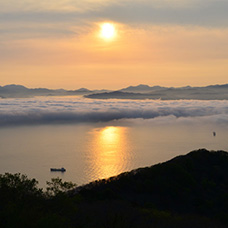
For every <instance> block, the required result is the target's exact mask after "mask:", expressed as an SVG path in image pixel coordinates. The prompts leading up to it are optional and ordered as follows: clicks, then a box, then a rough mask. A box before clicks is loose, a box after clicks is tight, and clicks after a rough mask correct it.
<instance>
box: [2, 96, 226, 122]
mask: <svg viewBox="0 0 228 228" xmlns="http://www.w3.org/2000/svg"><path fill="white" fill-rule="evenodd" d="M139 120H149V121H154V122H156V121H157V122H163V121H164V120H166V121H176V120H178V121H185V122H186V121H190V122H192V121H194V120H197V121H207V122H210V121H212V122H216V123H222V124H223V123H228V101H227V100H222V101H215V100H210V101H200V100H172V101H162V100H143V101H142V100H113V99H111V100H95V99H94V100H93V99H85V98H78V97H39V98H29V99H0V126H15V125H35V124H62V123H69V124H71V123H97V122H108V121H120V122H123V121H136V122H137V121H139Z"/></svg>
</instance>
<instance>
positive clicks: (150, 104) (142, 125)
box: [0, 97, 228, 188]
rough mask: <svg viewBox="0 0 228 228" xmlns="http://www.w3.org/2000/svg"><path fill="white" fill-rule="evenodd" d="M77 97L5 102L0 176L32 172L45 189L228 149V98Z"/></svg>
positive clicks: (0, 135)
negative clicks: (203, 151) (199, 151)
mask: <svg viewBox="0 0 228 228" xmlns="http://www.w3.org/2000/svg"><path fill="white" fill-rule="evenodd" d="M75 99H76V98H72V97H71V98H30V99H2V100H0V118H1V120H0V173H1V174H3V173H5V172H10V173H23V174H26V175H28V177H30V178H36V179H37V180H38V181H39V186H41V187H43V188H45V184H46V181H50V179H51V178H54V177H60V178H62V179H63V180H65V181H72V182H74V183H76V184H77V185H82V184H86V183H88V182H90V181H93V180H96V179H102V178H108V177H110V176H114V175H117V174H119V173H122V172H125V171H130V170H132V169H136V168H139V167H145V166H151V165H153V164H156V163H159V162H164V161H167V160H169V159H171V158H173V157H175V156H177V155H184V154H186V153H188V152H190V151H192V150H195V149H199V148H206V149H209V150H226V151H228V140H227V139H228V118H227V110H228V108H227V107H228V102H227V101H169V102H167V101H156V102H155V101H142V102H140V101H132V100H131V101H127V100H125V101H117V100H115V101H114V100H111V101H98V100H83V99H82V98H80V99H79V98H77V99H79V100H77V101H76V100H75ZM75 102H79V103H80V102H81V103H80V105H78V103H77V104H75ZM123 102H124V103H123ZM37 104H38V105H37ZM83 105H84V107H83ZM53 106H54V109H53ZM64 106H65V107H64ZM101 106H102V107H101ZM123 106H126V107H123ZM156 106H157V107H156ZM158 106H159V108H161V110H162V112H159V109H158ZM104 107H105V108H104ZM144 107H145V108H144ZM154 107H156V110H157V111H156V115H154ZM177 107H178V110H179V112H178V113H179V114H178V115H177V114H175V113H177ZM98 109H99V110H98ZM143 109H144V111H145V110H146V111H147V113H146V114H145V112H144V114H143V115H146V117H145V116H144V117H143V116H140V115H142V114H140V112H142V110H143ZM53 110H54V111H53ZM66 110H67V112H66ZM127 110H129V113H128V112H127ZM173 110H174V111H173ZM180 110H181V111H180ZM63 111H64V112H63ZM149 111H151V112H149ZM152 111H153V112H152ZM188 111H189V113H190V114H189V115H187V114H186V113H188ZM79 113H80V115H79ZM150 113H152V114H153V116H152V114H151V116H150ZM164 113H166V114H164ZM33 115H34V118H32V117H33ZM122 115H125V116H123V117H122ZM127 115H128V116H127ZM137 115H138V116H137ZM75 116H77V117H75ZM83 116H87V118H85V119H83ZM105 116H106V117H108V118H106V119H105V121H102V118H101V117H103V118H104V117H105ZM118 116H119V117H118ZM10 118H11V119H10ZM27 118H28V119H27ZM31 118H32V119H31ZM213 132H216V135H213ZM61 167H64V168H65V169H66V172H65V173H58V172H50V168H61Z"/></svg>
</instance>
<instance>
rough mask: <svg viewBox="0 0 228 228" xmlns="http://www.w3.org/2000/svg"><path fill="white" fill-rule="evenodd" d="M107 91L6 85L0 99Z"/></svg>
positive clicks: (1, 88) (0, 90)
mask: <svg viewBox="0 0 228 228" xmlns="http://www.w3.org/2000/svg"><path fill="white" fill-rule="evenodd" d="M105 91H107V90H93V91H92V90H88V89H86V88H80V89H77V90H65V89H55V90H53V89H47V88H32V89H30V88H27V87H25V86H22V85H15V84H11V85H6V86H0V98H27V97H34V96H72V95H86V94H91V93H97V92H105Z"/></svg>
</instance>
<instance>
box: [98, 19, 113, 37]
mask: <svg viewBox="0 0 228 228" xmlns="http://www.w3.org/2000/svg"><path fill="white" fill-rule="evenodd" d="M115 35H116V29H115V26H114V25H113V24H111V23H103V24H102V25H101V31H100V36H101V37H102V38H103V39H106V40H111V39H113V38H114V37H115Z"/></svg>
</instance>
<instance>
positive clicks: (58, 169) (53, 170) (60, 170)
mask: <svg viewBox="0 0 228 228" xmlns="http://www.w3.org/2000/svg"><path fill="white" fill-rule="evenodd" d="M50 170H51V172H66V169H65V168H63V167H62V168H51V169H50Z"/></svg>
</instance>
